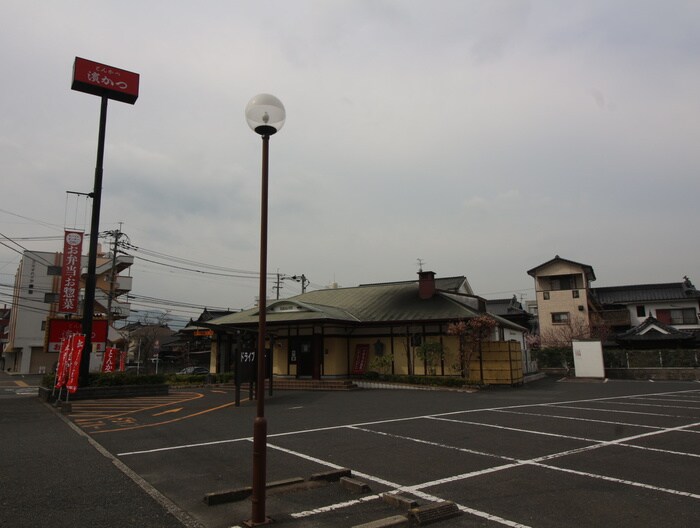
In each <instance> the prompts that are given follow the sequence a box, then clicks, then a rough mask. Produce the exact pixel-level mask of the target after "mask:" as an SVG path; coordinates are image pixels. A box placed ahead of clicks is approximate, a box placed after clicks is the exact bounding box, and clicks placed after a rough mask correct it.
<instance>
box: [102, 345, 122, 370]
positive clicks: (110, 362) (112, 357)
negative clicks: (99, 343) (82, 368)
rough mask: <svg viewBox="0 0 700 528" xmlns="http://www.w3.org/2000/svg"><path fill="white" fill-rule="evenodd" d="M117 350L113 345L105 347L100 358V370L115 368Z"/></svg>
mask: <svg viewBox="0 0 700 528" xmlns="http://www.w3.org/2000/svg"><path fill="white" fill-rule="evenodd" d="M118 354H119V350H117V349H116V348H114V347H107V350H105V355H104V358H103V360H102V372H114V371H116V370H117V356H118Z"/></svg>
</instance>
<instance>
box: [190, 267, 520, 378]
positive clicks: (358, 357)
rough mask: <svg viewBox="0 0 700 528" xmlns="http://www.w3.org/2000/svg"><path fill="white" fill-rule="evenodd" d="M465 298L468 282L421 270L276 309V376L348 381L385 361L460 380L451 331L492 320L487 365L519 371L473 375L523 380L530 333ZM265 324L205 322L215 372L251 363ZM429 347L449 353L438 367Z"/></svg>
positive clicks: (244, 316) (272, 315) (239, 317)
mask: <svg viewBox="0 0 700 528" xmlns="http://www.w3.org/2000/svg"><path fill="white" fill-rule="evenodd" d="M443 288H447V289H443ZM463 291H471V288H469V287H468V283H466V280H460V279H459V278H458V279H449V280H441V279H436V278H435V274H434V273H433V272H432V271H421V272H420V273H419V278H418V281H415V280H414V281H402V282H390V283H381V284H365V285H361V286H357V287H354V288H333V289H327V290H316V291H311V292H307V293H304V294H301V295H298V296H296V297H291V298H288V299H283V300H278V301H273V302H270V303H269V304H268V306H267V315H266V320H267V332H268V334H269V337H270V340H269V342H270V349H271V351H272V357H271V358H270V359H271V361H270V363H271V368H272V373H273V374H274V375H275V376H281V377H296V378H312V379H323V378H345V377H348V376H351V375H353V374H356V373H360V372H364V371H365V370H366V369H367V366H368V365H370V364H373V362H376V361H381V362H382V364H383V365H384V367H385V368H386V369H387V370H389V371H390V373H395V374H416V375H426V374H432V373H434V374H436V375H457V374H459V373H460V370H459V367H458V366H457V365H459V348H460V346H459V338H458V337H457V336H456V335H453V334H451V333H450V332H449V327H450V325H451V324H452V323H456V322H459V321H469V320H472V319H475V318H477V317H479V316H483V315H490V316H491V318H492V319H493V320H494V321H495V323H496V324H495V327H494V328H493V329H492V330H490V332H489V335H487V336H485V337H484V341H485V343H484V348H483V354H482V355H483V361H486V360H487V359H494V361H495V358H496V356H498V358H499V361H501V362H502V363H501V365H505V367H506V369H508V370H510V369H511V367H512V368H516V367H517V368H516V370H515V371H514V370H510V373H509V374H504V375H503V377H501V378H500V379H499V378H498V374H497V373H494V372H493V371H490V372H485V371H482V372H479V370H478V368H479V367H476V368H477V371H476V372H473V369H474V368H475V367H474V363H472V365H471V367H470V376H471V377H472V379H474V378H475V379H479V376H482V377H483V379H484V381H485V382H487V383H499V382H503V383H513V382H519V381H522V372H523V368H522V349H523V348H524V334H525V332H526V328H524V327H522V326H520V325H518V324H515V323H513V322H511V321H509V320H507V319H505V318H503V317H500V316H498V315H494V314H488V313H487V311H486V301H485V300H484V299H483V298H480V297H478V296H475V295H473V294H467V293H462V292H463ZM258 319H259V312H258V310H257V309H251V310H245V311H242V312H238V313H233V314H230V315H226V316H224V317H220V318H217V319H213V320H211V321H209V322H200V323H199V324H200V325H202V326H205V327H208V328H211V329H212V330H214V332H215V334H216V339H215V341H214V348H213V350H212V359H211V363H212V365H216V371H218V372H226V371H230V370H232V369H233V366H234V364H235V363H236V361H239V360H240V358H241V357H244V358H249V357H250V353H249V352H251V351H254V347H255V346H256V341H257V339H256V338H255V335H256V333H257V325H258ZM486 342H488V346H486ZM428 343H439V344H440V349H441V350H442V352H443V354H442V355H441V357H440V358H439V359H438V360H437V361H436V362H432V359H428V358H427V357H425V356H424V357H422V358H421V354H420V351H421V350H424V348H422V347H423V344H428ZM433 359H435V358H433ZM514 365H515V366H514ZM488 376H491V377H490V378H488V379H487V377H488Z"/></svg>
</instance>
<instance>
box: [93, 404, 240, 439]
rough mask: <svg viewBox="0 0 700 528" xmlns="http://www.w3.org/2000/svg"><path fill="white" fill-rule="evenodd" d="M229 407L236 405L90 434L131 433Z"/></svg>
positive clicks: (220, 406) (225, 405) (226, 405)
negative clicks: (135, 430)
mask: <svg viewBox="0 0 700 528" xmlns="http://www.w3.org/2000/svg"><path fill="white" fill-rule="evenodd" d="M241 401H247V398H246V399H245V400H241ZM231 405H236V402H229V403H225V404H223V405H219V406H218V407H212V408H211V409H205V410H203V411H199V412H196V413H193V414H188V415H187V416H180V417H178V418H173V419H172V420H166V421H164V422H158V423H153V424H143V425H135V426H133V427H122V428H120V429H108V430H106V431H94V432H93V433H92V434H93V435H96V434H102V433H118V432H120V431H133V430H134V429H145V428H146V427H156V426H158V425H165V424H169V423H175V422H181V421H183V420H186V419H187V418H194V417H195V416H200V415H202V414H207V413H210V412H213V411H218V410H219V409H224V408H226V407H231Z"/></svg>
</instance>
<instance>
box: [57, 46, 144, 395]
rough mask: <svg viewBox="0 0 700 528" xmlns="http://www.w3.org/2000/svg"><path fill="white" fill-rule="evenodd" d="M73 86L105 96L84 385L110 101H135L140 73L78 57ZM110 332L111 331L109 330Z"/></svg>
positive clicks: (94, 201)
mask: <svg viewBox="0 0 700 528" xmlns="http://www.w3.org/2000/svg"><path fill="white" fill-rule="evenodd" d="M71 89H73V90H76V91H78V92H84V93H88V94H91V95H97V96H99V97H101V99H102V104H101V106H100V129H99V133H98V138H97V163H96V166H95V185H94V190H93V193H92V221H91V223H90V249H89V253H88V270H87V277H86V279H85V301H84V304H83V334H85V346H84V350H85V351H86V353H84V354H83V355H82V358H81V360H80V385H81V386H84V385H86V384H87V379H88V374H89V371H90V355H91V352H92V320H93V314H94V311H95V310H94V304H95V283H96V276H95V274H96V268H97V237H98V234H99V231H100V207H101V204H102V172H103V169H102V167H103V164H104V151H105V135H106V130H107V101H108V100H109V99H114V100H116V101H121V102H123V103H129V104H134V103H135V102H136V99H137V98H138V96H139V74H138V73H133V72H129V71H126V70H122V69H119V68H115V67H113V66H107V65H106V64H100V63H98V62H93V61H89V60H86V59H81V58H80V57H76V58H75V63H74V64H73V83H72V85H71ZM107 331H108V332H109V329H107Z"/></svg>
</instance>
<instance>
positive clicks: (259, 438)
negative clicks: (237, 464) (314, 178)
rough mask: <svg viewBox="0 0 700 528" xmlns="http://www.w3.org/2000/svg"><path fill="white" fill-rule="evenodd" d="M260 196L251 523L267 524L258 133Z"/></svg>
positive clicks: (263, 221)
mask: <svg viewBox="0 0 700 528" xmlns="http://www.w3.org/2000/svg"><path fill="white" fill-rule="evenodd" d="M262 141H263V145H262V193H261V194H262V198H261V205H260V290H259V296H258V313H259V316H258V351H257V354H258V381H257V384H256V388H255V396H256V399H257V413H256V416H255V422H254V423H253V495H252V503H253V516H252V519H251V525H253V526H255V525H259V524H267V523H269V522H270V519H268V518H267V517H266V516H265V487H266V471H267V419H266V418H265V325H266V322H267V314H266V310H267V302H266V294H267V216H268V215H267V194H268V176H267V172H268V155H269V145H270V136H269V135H267V134H266V135H263V136H262Z"/></svg>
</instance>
